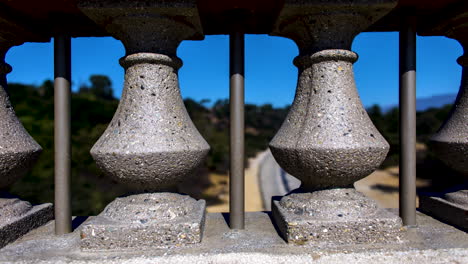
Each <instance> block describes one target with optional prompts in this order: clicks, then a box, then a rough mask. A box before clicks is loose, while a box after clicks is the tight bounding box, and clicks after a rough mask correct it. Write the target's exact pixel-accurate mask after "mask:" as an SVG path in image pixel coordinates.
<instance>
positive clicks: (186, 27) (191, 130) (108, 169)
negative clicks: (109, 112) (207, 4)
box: [79, 1, 209, 191]
mask: <svg viewBox="0 0 468 264" xmlns="http://www.w3.org/2000/svg"><path fill="white" fill-rule="evenodd" d="M79 5H80V8H81V10H82V11H83V12H84V13H85V14H86V15H87V16H89V17H90V18H91V19H93V20H94V21H95V22H96V23H97V24H99V25H101V26H102V27H104V28H105V29H106V30H107V31H108V32H109V33H111V34H112V35H113V36H114V37H116V38H117V39H120V40H121V41H122V42H123V44H124V46H125V48H126V51H127V56H125V57H123V58H122V59H121V60H120V64H121V65H122V67H124V68H125V83H124V89H123V94H122V98H121V100H120V104H119V106H118V109H117V111H116V113H115V115H114V117H113V119H112V121H111V123H110V124H109V127H108V128H107V129H106V131H105V132H104V134H103V135H102V136H101V138H99V140H98V141H97V142H96V144H95V145H94V146H93V148H92V149H91V154H92V155H93V158H94V159H95V160H96V163H97V165H98V166H99V167H100V168H101V169H102V170H103V171H104V172H105V173H106V174H107V175H109V176H110V177H112V178H114V179H115V180H117V181H119V182H121V183H123V184H126V185H128V186H132V187H133V188H135V189H138V190H140V191H141V190H144V191H162V190H169V189H171V188H172V187H173V186H175V185H177V183H179V182H180V181H182V180H184V178H185V177H188V176H190V175H191V174H192V172H193V171H194V170H195V169H196V168H197V167H198V166H199V165H200V164H201V163H202V162H203V160H204V158H205V156H206V154H207V153H208V151H209V146H208V144H207V143H206V141H205V140H204V139H203V137H202V136H201V135H200V133H199V132H198V130H197V129H196V128H195V126H194V124H193V123H192V121H191V120H190V117H189V116H188V113H187V110H186V109H185V107H184V103H183V101H182V98H181V95H180V89H179V80H178V69H179V68H180V67H181V66H182V61H181V60H180V59H179V58H177V57H176V56H175V55H176V49H177V47H178V45H179V44H180V42H181V41H182V40H184V39H187V38H194V37H196V36H202V33H201V24H200V21H199V18H198V12H197V9H196V2H195V1H170V2H166V1H154V2H151V3H149V2H147V1H117V2H115V1H106V5H105V6H103V3H102V1H80V4H79ZM141 5H144V6H145V8H141Z"/></svg>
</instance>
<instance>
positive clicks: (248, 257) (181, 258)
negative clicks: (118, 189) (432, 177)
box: [0, 212, 468, 264]
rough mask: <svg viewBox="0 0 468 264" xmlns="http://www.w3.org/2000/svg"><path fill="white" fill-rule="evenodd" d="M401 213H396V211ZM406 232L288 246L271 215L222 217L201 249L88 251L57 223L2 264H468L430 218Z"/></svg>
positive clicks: (467, 255) (2, 255) (447, 231)
mask: <svg viewBox="0 0 468 264" xmlns="http://www.w3.org/2000/svg"><path fill="white" fill-rule="evenodd" d="M392 213H395V212H392ZM417 221H418V225H419V226H418V227H417V228H411V229H408V230H404V234H403V238H404V242H402V243H390V244H388V243H387V244H381V243H363V244H344V245H339V244H312V245H303V246H297V245H288V244H287V243H286V242H285V241H284V240H283V239H281V238H280V236H279V235H278V233H277V231H276V230H275V228H274V226H273V225H272V223H271V220H270V216H269V215H268V214H266V213H261V212H256V213H247V216H246V229H245V230H243V231H233V230H230V229H229V227H228V226H227V224H226V222H225V220H224V218H223V216H222V215H221V214H218V213H212V214H208V215H207V222H206V229H205V234H204V239H203V241H202V242H201V243H199V244H194V245H187V246H172V247H169V248H161V249H152V250H138V249H132V250H127V251H125V250H117V251H105V252H83V251H81V250H80V248H79V240H80V237H79V233H80V228H78V229H77V230H75V231H74V232H73V233H71V234H68V235H63V236H54V235H53V223H52V222H51V223H49V224H48V225H46V226H43V227H41V228H39V229H36V230H34V231H32V232H30V233H29V234H27V235H26V236H24V237H23V238H21V239H20V240H18V241H16V242H14V243H12V244H10V245H8V246H6V247H5V248H3V249H2V250H0V263H104V264H107V263H109V264H110V263H291V261H295V262H297V263H347V264H349V263H418V264H420V263H467V262H468V235H467V234H466V233H464V232H462V231H460V230H458V229H455V228H452V227H450V226H447V225H445V224H443V223H440V222H438V221H436V220H434V219H432V218H430V217H428V216H426V215H423V214H420V213H418V214H417Z"/></svg>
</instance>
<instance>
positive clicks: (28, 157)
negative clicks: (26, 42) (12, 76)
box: [0, 43, 42, 189]
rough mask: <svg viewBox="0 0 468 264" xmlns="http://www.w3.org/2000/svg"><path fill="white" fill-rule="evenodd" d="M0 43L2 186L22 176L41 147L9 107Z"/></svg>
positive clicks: (0, 156) (0, 174) (34, 159)
mask: <svg viewBox="0 0 468 264" xmlns="http://www.w3.org/2000/svg"><path fill="white" fill-rule="evenodd" d="M8 48H9V46H8V47H5V43H0V188H1V189H3V188H5V187H7V186H9V185H11V184H12V183H14V182H15V181H16V180H18V179H19V178H20V177H21V176H23V175H24V174H25V173H26V172H27V171H28V170H29V168H30V167H31V166H32V165H33V164H34V162H35V161H36V160H37V158H38V157H39V154H40V153H41V152H42V148H41V146H39V144H37V142H36V141H35V140H34V139H33V138H32V137H31V136H30V135H29V134H28V132H27V131H26V129H24V127H23V125H22V124H21V122H20V121H19V119H18V118H17V117H16V115H15V111H14V110H13V106H12V105H11V103H10V100H9V98H8V94H7V81H6V74H7V73H9V72H11V70H12V68H11V66H10V65H8V64H7V63H5V61H4V60H5V54H6V51H7V50H8Z"/></svg>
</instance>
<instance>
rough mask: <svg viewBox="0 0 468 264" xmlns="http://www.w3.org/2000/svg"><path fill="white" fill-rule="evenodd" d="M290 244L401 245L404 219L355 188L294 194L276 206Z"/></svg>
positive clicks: (277, 218) (277, 219) (276, 218)
mask: <svg viewBox="0 0 468 264" xmlns="http://www.w3.org/2000/svg"><path fill="white" fill-rule="evenodd" d="M272 211H273V219H274V221H275V223H276V224H277V226H278V229H279V231H280V233H281V235H282V237H283V238H284V239H285V240H286V241H288V243H292V244H296V245H302V244H306V243H311V244H326V243H329V244H353V243H354V244H362V243H401V242H402V232H401V231H402V229H401V226H402V224H401V219H400V218H399V217H398V216H396V215H393V214H391V213H389V212H388V211H387V210H385V209H381V208H379V207H378V205H377V203H376V202H374V201H373V200H371V199H369V198H367V197H366V196H364V195H363V194H361V193H359V192H357V191H356V190H355V189H330V190H323V191H315V192H312V193H293V194H290V195H288V196H284V197H283V198H282V199H281V200H280V201H273V203H272Z"/></svg>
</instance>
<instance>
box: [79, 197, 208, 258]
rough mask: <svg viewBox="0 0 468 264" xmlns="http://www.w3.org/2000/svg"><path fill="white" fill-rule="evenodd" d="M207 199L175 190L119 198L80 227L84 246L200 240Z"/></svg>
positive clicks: (99, 247)
mask: <svg viewBox="0 0 468 264" xmlns="http://www.w3.org/2000/svg"><path fill="white" fill-rule="evenodd" d="M205 207H206V206H205V201H204V200H199V201H196V200H195V199H193V198H190V197H189V196H187V195H180V194H175V193H145V194H139V195H131V196H127V197H124V198H117V199H116V200H114V201H113V202H112V203H110V204H109V205H107V207H106V208H105V209H104V211H103V212H102V213H101V214H100V215H98V216H97V217H95V218H93V219H92V220H90V221H89V222H88V223H86V224H85V225H84V226H83V229H82V230H81V242H80V246H81V248H82V249H83V250H118V249H139V250H141V249H146V248H154V247H167V246H174V245H179V246H180V245H186V244H193V243H199V242H200V241H201V238H202V232H203V225H204V223H205Z"/></svg>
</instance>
